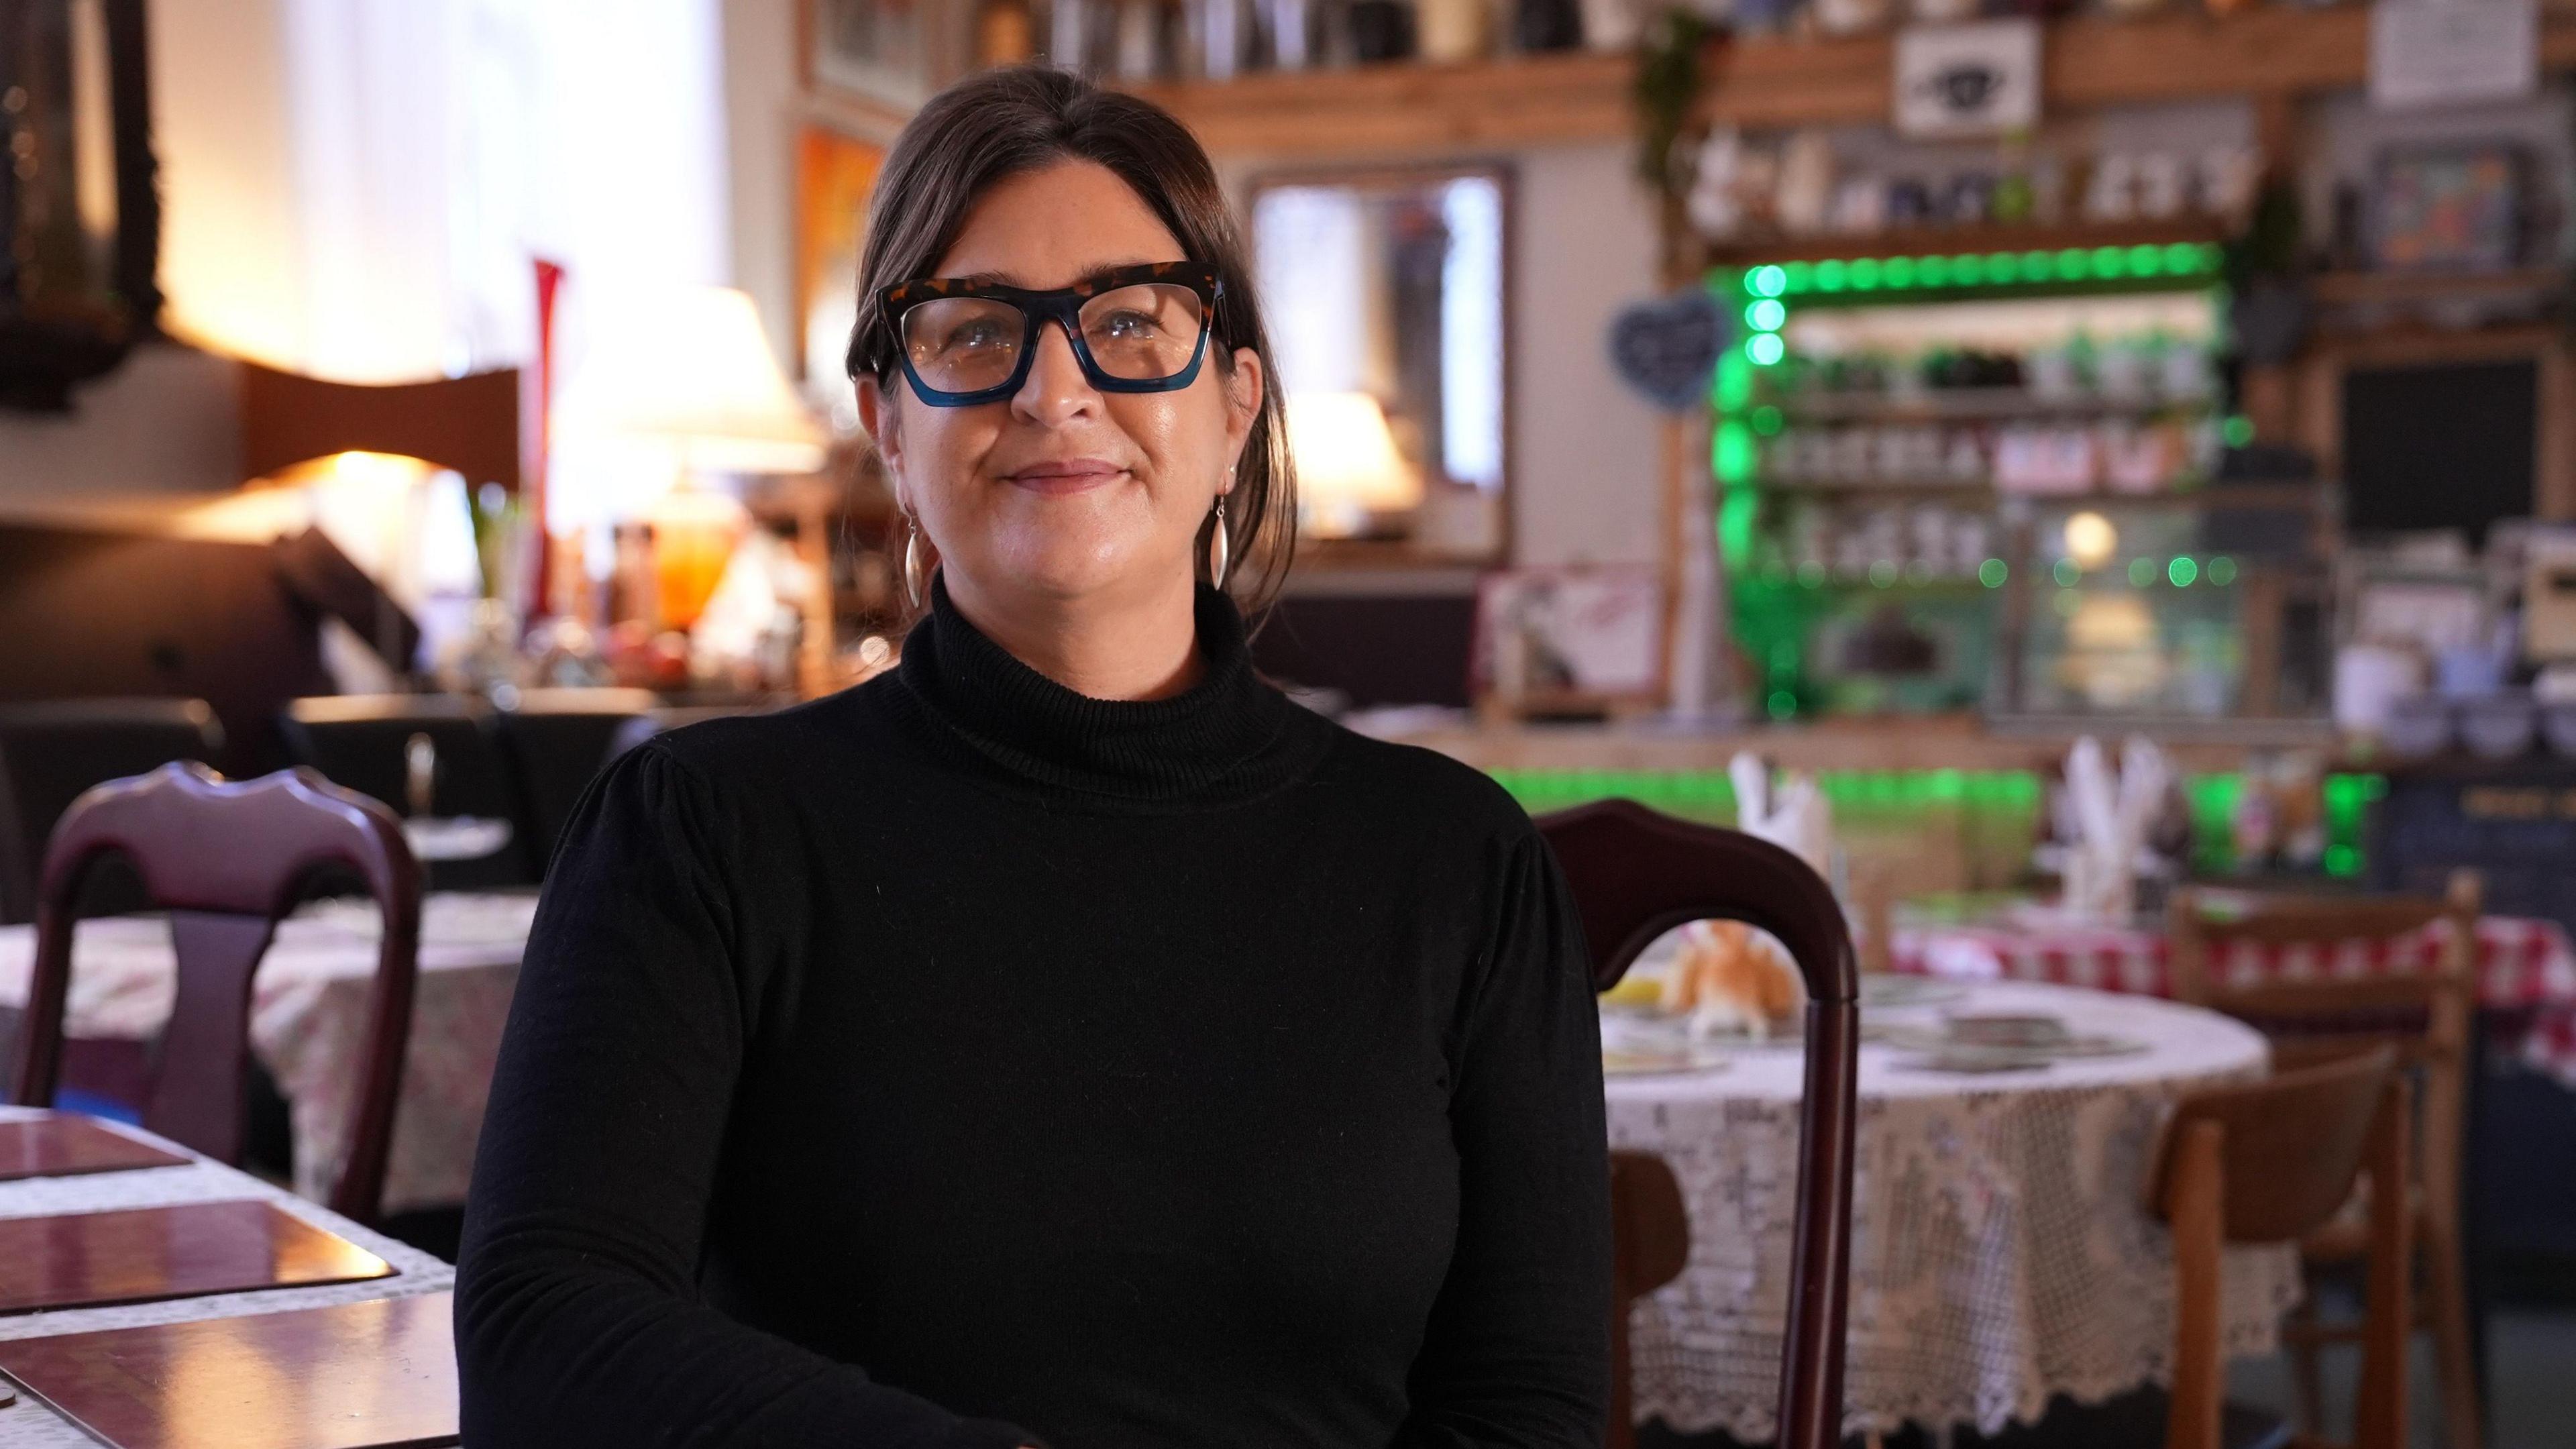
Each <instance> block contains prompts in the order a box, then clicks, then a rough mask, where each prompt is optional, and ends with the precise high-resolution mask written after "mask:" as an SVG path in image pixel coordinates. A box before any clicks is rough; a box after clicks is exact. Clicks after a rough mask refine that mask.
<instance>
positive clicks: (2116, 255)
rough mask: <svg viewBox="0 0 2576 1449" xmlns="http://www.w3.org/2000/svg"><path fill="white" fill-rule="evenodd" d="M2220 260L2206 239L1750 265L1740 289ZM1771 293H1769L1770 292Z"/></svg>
mask: <svg viewBox="0 0 2576 1449" xmlns="http://www.w3.org/2000/svg"><path fill="white" fill-rule="evenodd" d="M2221 261H2222V256H2221V252H2220V249H2219V247H2218V246H2217V245H2216V244H2215V243H2211V242H2166V243H2163V244H2161V245H2160V244H2158V243H2155V242H2139V243H2136V244H2134V245H2131V246H2098V247H2066V248H2063V249H2061V250H2058V251H2054V252H2051V251H2046V250H2042V249H2038V248H2033V249H2031V250H2029V251H2022V252H2010V251H1995V252H1984V253H1978V252H1960V253H1957V254H1955V255H1923V256H1892V257H1873V256H1852V257H1826V258H1822V259H1820V260H1817V261H1813V262H1784V263H1778V264H1774V265H1766V266H1760V267H1755V268H1753V269H1752V271H1750V272H1749V273H1747V274H1746V279H1745V290H1746V292H1748V293H1749V294H1750V295H1752V296H1755V297H1760V298H1765V299H1771V298H1779V299H1790V298H1796V297H1801V296H1812V295H1833V294H1838V293H1844V292H1876V291H1916V290H1934V291H1937V290H1940V289H1942V288H1951V287H2021V286H2051V285H2056V284H2060V283H2066V282H2089V281H2117V280H2121V279H2124V278H2167V277H2170V278H2175V279H2178V280H2184V281H2189V280H2195V279H2205V278H2206V279H2214V278H2215V277H2217V275H2218V272H2219V266H2220V263H2221ZM1775 288H1776V290H1774V289H1775Z"/></svg>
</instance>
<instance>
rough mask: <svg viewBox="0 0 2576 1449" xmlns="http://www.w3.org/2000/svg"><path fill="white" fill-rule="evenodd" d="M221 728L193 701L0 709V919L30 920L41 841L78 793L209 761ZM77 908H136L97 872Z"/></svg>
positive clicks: (129, 885) (125, 890)
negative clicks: (173, 765) (176, 764)
mask: <svg viewBox="0 0 2576 1449" xmlns="http://www.w3.org/2000/svg"><path fill="white" fill-rule="evenodd" d="M223 747H224V731H223V726H221V725H220V724H218V723H216V721H215V712H214V710H213V708H212V707H210V706H209V705H208V704H207V703H206V702H205V701H204V700H202V699H58V700H47V701H44V702H41V703H36V704H18V705H11V706H9V707H7V708H5V709H0V922H13V923H14V922H23V921H32V920H34V919H35V918H36V878H37V875H38V873H39V872H40V870H41V869H42V862H43V860H44V854H45V840H46V838H47V837H48V836H50V835H52V834H53V830H54V822H56V821H58V820H60V819H62V818H63V812H64V811H66V810H68V809H70V808H71V804H72V801H73V800H75V799H77V798H79V796H80V793H81V792H82V791H83V790H86V789H88V788H89V787H90V786H92V785H96V784H100V783H102V782H104V781H108V780H118V779H123V778H125V777H126V776H128V775H140V774H142V773H143V772H144V771H146V770H149V769H152V768H154V767H155V766H158V765H164V764H167V763H169V762H170V761H172V760H200V761H204V762H206V763H208V764H212V763H213V762H214V761H215V759H216V757H217V754H218V753H219V752H220V751H221V750H222V749H223ZM91 889H92V892H93V894H92V898H91V899H89V900H87V901H84V902H83V903H82V906H83V908H84V909H86V910H89V911H91V912H93V913H96V914H107V913H110V912H115V911H125V910H138V909H140V908H141V904H142V903H141V900H140V897H139V894H138V892H137V891H136V890H135V888H134V884H133V882H132V881H130V880H124V881H113V882H111V881H108V880H105V879H101V880H98V881H95V882H94V883H93V885H92V888H91Z"/></svg>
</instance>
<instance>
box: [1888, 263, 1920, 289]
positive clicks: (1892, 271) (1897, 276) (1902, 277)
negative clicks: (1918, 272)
mask: <svg viewBox="0 0 2576 1449" xmlns="http://www.w3.org/2000/svg"><path fill="white" fill-rule="evenodd" d="M1914 274H1915V261H1914V258H1912V257H1889V258H1888V259H1887V265H1886V266H1885V267H1884V268H1882V269H1881V270H1880V273H1879V275H1880V276H1882V277H1884V278H1886V280H1887V285H1889V286H1891V287H1911V286H1913V285H1914V279H1915V278H1914Z"/></svg>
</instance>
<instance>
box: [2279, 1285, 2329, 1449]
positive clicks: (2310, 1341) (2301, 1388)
mask: <svg viewBox="0 0 2576 1449" xmlns="http://www.w3.org/2000/svg"><path fill="white" fill-rule="evenodd" d="M2319 1326H2320V1325H2319V1323H2318V1320H2317V1300H2316V1288H2315V1286H2314V1285H2313V1284H2311V1285H2310V1286H2309V1288H2308V1290H2307V1295H2306V1296H2305V1297H2303V1298H2302V1299H2301V1300H2300V1302H2299V1306H2298V1307H2296V1308H2293V1309H2291V1310H2290V1316H2289V1318H2288V1320H2287V1321H2286V1322H2284V1323H2283V1324H2282V1327H2283V1328H2284V1329H2285V1330H2286V1333H2285V1334H2284V1335H2283V1338H2282V1342H2281V1351H2282V1352H2283V1353H2285V1354H2287V1355H2288V1356H2289V1359H2290V1396H2291V1398H2292V1399H2294V1400H2295V1401H2296V1403H2297V1408H2298V1415H2299V1432H2300V1433H2301V1434H2305V1435H2309V1436H2315V1435H2319V1434H2323V1433H2324V1432H2325V1412H2326V1386H2325V1374H2324V1372H2323V1371H2322V1370H2321V1369H2320V1368H2319V1366H2318V1362H2317V1349H2318V1344H2317V1340H2316V1331H2317V1329H2318V1328H2319Z"/></svg>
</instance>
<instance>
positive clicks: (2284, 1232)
mask: <svg viewBox="0 0 2576 1449" xmlns="http://www.w3.org/2000/svg"><path fill="white" fill-rule="evenodd" d="M2396 1060H2397V1059H2396V1055H2395V1053H2393V1052H2391V1051H2389V1050H2388V1049H2387V1048H2385V1047H2379V1048H2371V1049H2367V1050H2364V1051H2362V1052H2359V1053H2355V1054H2348V1055H2346V1056H2344V1057H2342V1058H2340V1059H2336V1060H2329V1061H2325V1062H2322V1063H2321V1064H2319V1065H2314V1066H2309V1067H2305V1068H2301V1069H2296V1070H2292V1071H2287V1072H2282V1073H2280V1074H2278V1075H2276V1076H2274V1077H2272V1078H2271V1079H2270V1080H2268V1081H2263V1082H2256V1083H2252V1084H2249V1085H2246V1086H2241V1087H2222V1088H2217V1089H2214V1090H2211V1091H2205V1092H2199V1093H2195V1094H2193V1095H2191V1096H2189V1097H2186V1098H2184V1099H2183V1100H2182V1101H2181V1102H2180V1103H2179V1104H2177V1105H2176V1107H2175V1109H2174V1114H2173V1117H2172V1118H2171V1119H2170V1120H2169V1121H2168V1122H2167V1124H2166V1126H2165V1130H2164V1136H2163V1140H2162V1141H2161V1142H2160V1143H2159V1144H2158V1147H2157V1151H2156V1158H2155V1164H2156V1165H2155V1169H2154V1171H2153V1172H2152V1173H2151V1174H2150V1177H2149V1181H2148V1187H2147V1195H2148V1207H2149V1209H2150V1210H2151V1211H2153V1212H2154V1213H2155V1214H2156V1215H2157V1216H2159V1217H2162V1218H2163V1219H2165V1220H2166V1221H2167V1222H2168V1223H2170V1224H2171V1225H2172V1227H2173V1243H2174V1289H2175V1292H2174V1379H2173V1392H2172V1396H2171V1399H2170V1402H2169V1405H2168V1407H2167V1410H2166V1416H2165V1425H2164V1440H2163V1442H2164V1445H2165V1449H2222V1446H2223V1445H2225V1444H2227V1443H2229V1442H2231V1441H2230V1436H2228V1435H2227V1434H2226V1433H2225V1431H2224V1429H2223V1427H2222V1426H2223V1425H2224V1423H2225V1422H2226V1420H2227V1417H2228V1409H2227V1406H2226V1404H2225V1403H2224V1392H2225V1386H2226V1364H2225V1361H2224V1358H2223V1356H2222V1347H2221V1345H2220V1342H2219V1331H2220V1330H2219V1325H2220V1317H2221V1314H2220V1307H2219V1286H2220V1285H2219V1256H2220V1252H2221V1250H2222V1248H2223V1247H2224V1245H2225V1244H2228V1243H2280V1242H2293V1241H2297V1240H2299V1239H2301V1238H2304V1237H2306V1236H2307V1235H2309V1234H2311V1233H2313V1232H2315V1231H2316V1230H2317V1229H2318V1228H2319V1227H2321V1226H2322V1225H2324V1224H2325V1223H2327V1222H2329V1221H2331V1220H2333V1219H2334V1218H2335V1216H2336V1215H2337V1213H2338V1212H2339V1211H2340V1210H2341V1209H2342V1207H2343V1205H2344V1203H2345V1201H2346V1200H2347V1199H2349V1198H2350V1197H2351V1196H2352V1192H2353V1187H2354V1184H2355V1182H2356V1181H2357V1180H2359V1179H2360V1178H2361V1177H2362V1176H2363V1175H2365V1174H2366V1175H2367V1176H2368V1177H2369V1178H2370V1181H2371V1183H2372V1185H2373V1187H2374V1189H2377V1188H2378V1187H2379V1186H2380V1185H2381V1184H2385V1183H2391V1182H2398V1183H2402V1182H2404V1181H2406V1180H2407V1177H2408V1175H2409V1172H2410V1168H2409V1166H2408V1162H2407V1156H2408V1154H2407V1146H2406V1141H2407V1137H2408V1135H2409V1134H2408V1125H2409V1124H2408V1119H2409V1117H2410V1115H2411V1109H2410V1094H2409V1092H2408V1091H2407V1082H2406V1079H2405V1078H2403V1077H2401V1076H2399V1075H2398V1074H2397V1072H2396ZM2403 1199H2404V1194H2403V1193H2396V1192H2388V1191H2384V1190H2374V1191H2373V1192H2372V1193H2371V1194H2370V1201H2371V1208H2370V1213H2369V1222H2368V1230H2367V1231H2368V1250H2367V1257H2368V1265H2369V1281H2368V1288H2367V1293H2368V1308H2367V1310H2366V1316H2365V1319H2364V1326H2363V1329H2362V1364H2361V1383H2360V1387H2359V1390H2358V1395H2357V1400H2356V1404H2355V1413H2354V1427H2355V1433H2354V1436H2353V1442H2354V1446H2355V1449H2404V1445H2405V1444H2406V1339H2407V1334H2408V1328H2409V1316H2408V1307H2407V1300H2408V1296H2409V1294H2410V1292H2411V1284H2410V1282H2409V1272H2408V1270H2409V1266H2410V1265H2409V1263H2408V1261H2407V1259H2408V1256H2409V1254H2410V1253H2411V1251H2412V1249H2413V1246H2414V1234H2413V1232H2412V1231H2411V1230H2410V1228H2409V1225H2408V1223H2407V1214H2406V1211H2405V1209H2404V1207H2403ZM2272 1442H2280V1441H2279V1440H2278V1439H2275V1440H2273V1441H2272ZM2292 1442H2296V1443H2312V1442H2314V1441H2310V1440H2298V1441H2292Z"/></svg>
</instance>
